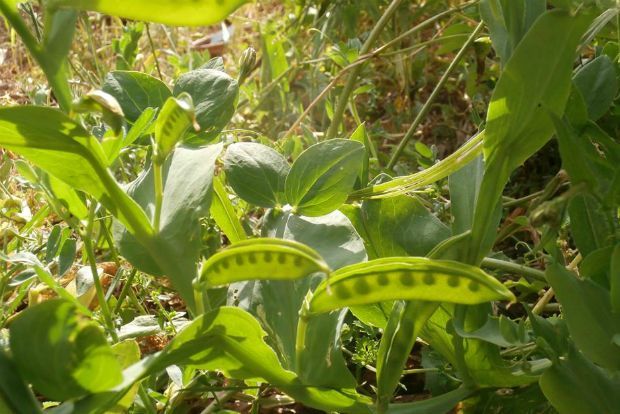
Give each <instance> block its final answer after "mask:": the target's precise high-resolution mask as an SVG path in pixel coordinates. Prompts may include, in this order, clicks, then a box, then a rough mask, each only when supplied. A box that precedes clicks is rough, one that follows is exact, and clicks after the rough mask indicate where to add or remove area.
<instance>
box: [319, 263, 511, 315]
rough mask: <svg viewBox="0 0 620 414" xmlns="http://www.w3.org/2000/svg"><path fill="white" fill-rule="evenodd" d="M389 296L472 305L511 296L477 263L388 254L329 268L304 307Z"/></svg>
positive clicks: (332, 307) (360, 302) (381, 299)
mask: <svg viewBox="0 0 620 414" xmlns="http://www.w3.org/2000/svg"><path fill="white" fill-rule="evenodd" d="M388 300H423V301H431V302H450V303H458V304H464V305H475V304H479V303H485V302H488V301H491V300H511V301H512V300H515V297H514V295H513V294H512V292H510V290H508V289H507V288H506V287H505V286H504V285H502V284H501V283H500V282H498V281H497V280H496V279H495V278H493V277H492V276H489V275H488V274H486V273H485V272H483V271H482V270H481V269H480V268H478V267H474V266H469V265H465V264H462V263H458V262H453V261H448V260H433V259H428V258H425V257H389V258H383V259H377V260H372V261H370V262H367V263H358V264H354V265H351V266H347V267H343V268H341V269H339V270H337V271H335V272H334V273H332V275H331V276H330V278H329V279H328V280H325V281H323V282H322V283H321V284H320V285H319V286H318V287H317V289H316V291H315V292H314V296H313V298H312V300H311V301H310V307H309V311H310V313H322V312H329V311H331V310H335V309H340V308H343V307H348V306H353V305H366V304H370V303H376V302H384V301H388Z"/></svg>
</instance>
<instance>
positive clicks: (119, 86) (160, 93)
mask: <svg viewBox="0 0 620 414" xmlns="http://www.w3.org/2000/svg"><path fill="white" fill-rule="evenodd" d="M101 89H102V90H103V91H104V92H106V93H109V94H110V95H112V96H113V97H115V98H116V100H117V101H118V103H119V105H120V106H121V108H122V109H123V113H124V114H125V117H126V118H127V120H129V121H131V122H135V121H136V120H137V119H138V118H139V117H140V115H141V114H142V112H144V110H145V109H146V108H161V107H162V106H163V105H164V102H166V99H168V98H169V97H170V96H172V93H171V92H170V89H168V87H167V86H166V85H165V84H164V83H163V82H162V81H160V80H159V79H157V78H154V77H152V76H150V75H147V74H146V73H141V72H131V71H120V70H119V71H114V72H110V73H108V75H107V76H106V78H105V81H104V82H103V86H102V87H101Z"/></svg>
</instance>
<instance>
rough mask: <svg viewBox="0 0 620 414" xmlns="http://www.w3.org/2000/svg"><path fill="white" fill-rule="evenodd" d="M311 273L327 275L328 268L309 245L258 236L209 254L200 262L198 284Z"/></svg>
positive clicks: (211, 285)
mask: <svg viewBox="0 0 620 414" xmlns="http://www.w3.org/2000/svg"><path fill="white" fill-rule="evenodd" d="M314 272H323V273H327V274H329V272H330V269H329V266H328V265H327V264H326V263H325V261H324V260H323V258H322V257H321V256H320V255H319V254H318V253H317V252H315V251H314V250H313V249H311V248H310V247H308V246H305V245H303V244H301V243H297V242H294V241H290V240H281V239H270V238H261V239H251V240H244V241H242V242H239V243H235V244H233V245H232V246H231V247H229V248H228V249H226V250H223V251H221V252H218V253H216V254H214V255H213V256H211V257H210V258H209V259H208V260H206V261H205V262H204V263H203V265H202V271H201V273H200V279H199V283H200V284H206V285H207V286H209V287H213V286H222V285H227V284H229V283H232V282H239V281H242V280H291V279H297V278H300V277H304V276H307V275H309V274H311V273H314Z"/></svg>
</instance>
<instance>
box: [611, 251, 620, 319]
mask: <svg viewBox="0 0 620 414" xmlns="http://www.w3.org/2000/svg"><path fill="white" fill-rule="evenodd" d="M609 267H610V270H609V287H610V289H609V294H610V296H611V308H612V309H613V312H614V313H616V314H620V243H618V244H616V246H615V247H614V250H613V253H612V254H611V261H610V266H609Z"/></svg>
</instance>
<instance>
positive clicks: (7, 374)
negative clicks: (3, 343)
mask: <svg viewBox="0 0 620 414" xmlns="http://www.w3.org/2000/svg"><path fill="white" fill-rule="evenodd" d="M0 372H2V375H0V412H7V413H23V414H41V413H42V412H43V410H41V406H40V404H39V402H38V401H37V399H36V398H35V396H34V394H33V393H32V391H31V390H30V388H28V385H27V384H26V383H25V382H24V380H23V379H22V378H21V377H20V376H19V371H18V369H17V366H15V363H14V362H13V360H12V358H11V357H10V356H9V355H8V354H7V353H5V352H4V350H2V349H0ZM3 404H4V406H3ZM3 408H4V409H5V410H7V411H2V409H3Z"/></svg>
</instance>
